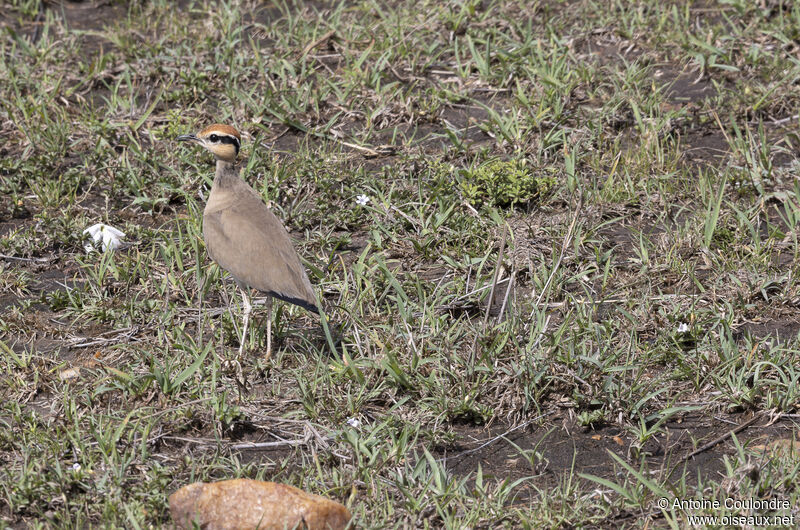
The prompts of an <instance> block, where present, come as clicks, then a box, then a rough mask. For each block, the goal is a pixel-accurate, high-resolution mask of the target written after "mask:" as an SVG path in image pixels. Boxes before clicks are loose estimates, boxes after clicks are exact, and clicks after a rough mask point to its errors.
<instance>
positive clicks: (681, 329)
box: [678, 322, 689, 333]
mask: <svg viewBox="0 0 800 530" xmlns="http://www.w3.org/2000/svg"><path fill="white" fill-rule="evenodd" d="M678 333H689V324H687V323H685V322H681V323H679V324H678Z"/></svg>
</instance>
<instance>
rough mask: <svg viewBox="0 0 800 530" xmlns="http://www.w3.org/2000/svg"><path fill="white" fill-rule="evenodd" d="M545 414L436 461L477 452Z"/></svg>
mask: <svg viewBox="0 0 800 530" xmlns="http://www.w3.org/2000/svg"><path fill="white" fill-rule="evenodd" d="M545 416H547V414H540V415H539V416H536V417H535V418H533V419H530V420H528V421H526V422H524V423H520V424H519V425H517V426H516V427H512V428H511V429H509V430H507V431H506V432H504V433H503V434H498V435H497V436H495V437H494V438H491V439H489V440H488V441H487V442H485V443H482V444H481V445H479V446H478V447H476V448H474V449H469V450H467V451H463V452H461V453H458V454H457V455H455V456H449V457H448V456H443V457H442V458H439V459H437V460H436V461H437V462H443V461H445V460H448V459H452V460H454V459H457V458H461V457H462V456H467V455H470V454H472V453H477V452H478V451H480V450H481V449H485V448H486V447H489V446H490V445H492V444H493V443H495V442H496V441H497V440H502V439H503V438H505V437H506V436H508V435H509V434H511V433H512V432H514V431H518V430H520V429H522V428H523V427H527V426H528V425H530V424H531V423H533V422H535V421H539V420H540V419H542V418H544V417H545Z"/></svg>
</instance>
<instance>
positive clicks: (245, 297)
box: [239, 289, 253, 357]
mask: <svg viewBox="0 0 800 530" xmlns="http://www.w3.org/2000/svg"><path fill="white" fill-rule="evenodd" d="M240 291H241V293H242V308H243V309H244V318H243V320H244V322H243V323H242V340H241V341H239V357H241V356H242V350H244V341H245V340H246V339H247V324H248V322H250V311H252V310H253V306H252V305H250V295H249V294H248V293H247V291H246V290H245V289H240Z"/></svg>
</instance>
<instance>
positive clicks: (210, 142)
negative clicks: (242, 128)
mask: <svg viewBox="0 0 800 530" xmlns="http://www.w3.org/2000/svg"><path fill="white" fill-rule="evenodd" d="M177 140H178V141H180V142H196V143H198V144H200V145H202V146H203V147H205V148H206V149H208V150H209V151H211V154H213V155H214V156H215V157H217V160H224V161H226V162H235V161H236V156H237V155H238V154H239V146H240V145H241V141H242V137H241V136H240V135H239V131H237V130H236V129H234V128H233V127H231V126H230V125H223V124H221V123H215V124H214V125H209V126H208V127H206V128H205V129H203V130H202V131H200V132H199V133H197V134H184V135H181V136H178V138H177Z"/></svg>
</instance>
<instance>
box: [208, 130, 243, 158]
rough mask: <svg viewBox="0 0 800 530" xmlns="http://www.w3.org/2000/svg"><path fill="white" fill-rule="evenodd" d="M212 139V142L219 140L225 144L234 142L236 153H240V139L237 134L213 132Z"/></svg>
mask: <svg viewBox="0 0 800 530" xmlns="http://www.w3.org/2000/svg"><path fill="white" fill-rule="evenodd" d="M210 139H211V141H212V142H215V141H219V142H220V143H223V144H233V146H234V147H235V148H236V154H237V155H238V154H239V139H238V138H236V137H235V136H230V135H228V134H212V135H211V136H210Z"/></svg>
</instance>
